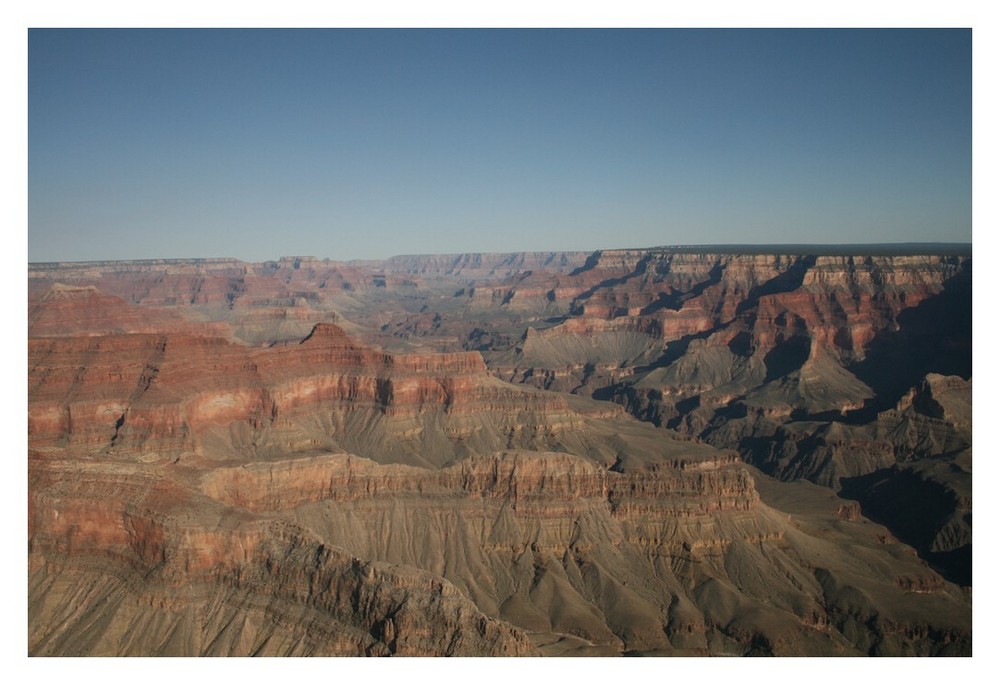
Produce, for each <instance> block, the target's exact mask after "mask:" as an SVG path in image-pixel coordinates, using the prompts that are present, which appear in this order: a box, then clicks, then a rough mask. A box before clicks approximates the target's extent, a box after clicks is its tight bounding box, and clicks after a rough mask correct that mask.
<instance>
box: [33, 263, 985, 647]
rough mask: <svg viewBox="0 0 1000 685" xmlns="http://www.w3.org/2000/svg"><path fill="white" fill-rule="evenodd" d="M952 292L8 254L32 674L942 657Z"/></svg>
mask: <svg viewBox="0 0 1000 685" xmlns="http://www.w3.org/2000/svg"><path fill="white" fill-rule="evenodd" d="M56 284H62V285H56ZM970 289H971V261H970V259H969V258H968V257H965V256H962V255H961V254H942V255H928V254H926V253H925V254H912V255H909V256H906V255H904V256H899V255H890V254H886V253H885V252H884V251H883V252H882V253H880V254H874V253H872V254H868V255H860V256H858V255H854V256H852V255H849V254H844V253H842V252H837V251H836V250H830V251H828V252H827V253H826V254H813V255H807V254H797V253H795V252H794V251H788V252H776V253H773V254H771V253H765V254H761V253H760V252H754V251H739V250H731V251H721V252H720V251H712V250H707V249H694V250H687V251H685V250H682V249H670V248H662V249H653V250H605V251H600V252H597V253H592V254H589V255H587V254H582V253H581V254H574V253H565V254H563V253H544V254H516V255H479V256H476V255H462V256H446V257H401V258H396V259H395V260H391V261H389V262H385V263H374V262H356V263H351V264H343V263H337V262H331V261H329V260H321V259H315V258H308V257H290V258H283V259H281V260H278V261H275V262H265V263H262V264H244V263H241V262H236V261H235V260H201V261H184V260H175V261H170V260H166V261H153V262H141V263H113V262H108V263H89V264H77V265H32V267H31V269H30V273H29V297H30V302H29V335H30V339H29V355H28V359H29V378H28V381H29V411H28V419H29V427H28V430H29V559H28V562H29V574H30V575H29V626H28V628H29V650H30V651H31V653H32V654H104V655H112V654H147V655H153V654H273V655H278V654H282V655H292V654H296V655H297V654H345V655H346V654H357V655H361V654H370V655H380V654H401V655H402V654H412V655H418V654H427V655H431V654H433V655H443V654H466V655H472V654H491V655H524V654H626V653H635V654H800V655H803V654H826V655H832V654H851V655H853V654H968V653H970V651H971V594H970V592H971V591H969V590H963V589H962V588H960V587H958V586H956V585H955V584H953V582H951V581H958V582H959V583H961V584H963V585H965V584H971V572H970V573H966V574H965V575H963V573H962V568H963V567H962V564H963V563H965V560H967V559H968V558H971V430H972V428H971V356H970V354H969V350H970V349H971V343H967V338H968V339H971V338H970V336H971V333H970V332H969V330H967V328H968V329H971V313H969V314H968V316H967V318H963V317H966V313H967V312H971V310H970V309H969V308H968V307H966V298H967V296H968V294H969V293H970V292H971V290H970ZM969 299H970V300H971V298H969ZM966 323H969V325H968V327H966ZM931 331H935V332H936V334H935V335H931V334H930V332H931ZM511 381H512V382H513V384H512V383H511ZM529 386H535V387H529ZM555 390H558V391H563V392H553V391H555ZM566 393H571V394H566ZM601 400H615V402H616V403H610V402H606V401H601ZM627 413H631V414H632V415H633V416H628V415H627ZM651 424H655V425H651ZM746 461H749V462H751V463H752V464H755V465H756V466H758V467H760V469H762V470H763V471H764V472H766V473H764V472H761V471H759V470H757V469H756V468H755V467H754V466H751V465H748V464H746V463H745V462H746ZM767 474H772V475H774V476H777V477H779V478H781V479H784V480H788V481H794V482H779V481H777V480H774V479H773V478H771V477H770V476H769V475H767ZM803 478H804V479H809V480H812V481H813V483H809V482H807V481H804V480H801V479H803ZM824 486H830V487H824ZM831 488H842V489H843V492H844V494H849V495H851V497H852V498H853V499H851V500H849V499H843V498H841V497H838V496H837V495H836V494H835V492H834V490H833V489H831ZM890 501H891V502H892V503H893V504H892V505H891V506H890V505H888V504H887V503H888V502H890ZM871 518H874V519H876V520H877V523H876V522H873V521H872V520H870V519H871ZM881 524H885V525H887V526H889V528H888V529H887V528H886V527H883V525H881ZM910 545H912V547H911V546H910ZM914 549H916V551H917V552H919V554H920V555H921V557H922V558H921V557H918V556H917V555H916V554H915V553H914ZM925 560H926V561H930V562H931V563H932V564H934V566H933V567H932V566H928V564H927V563H926V561H925ZM936 569H938V570H940V571H941V572H939V571H938V570H936ZM942 572H943V574H944V576H942Z"/></svg>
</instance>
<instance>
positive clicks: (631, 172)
mask: <svg viewBox="0 0 1000 685" xmlns="http://www.w3.org/2000/svg"><path fill="white" fill-rule="evenodd" d="M971 38H972V36H971V31H969V30H964V29H947V30H932V29H914V30H909V29H906V30H904V29H888V30H871V29H869V30H853V29H852V30H787V29H786V30H744V29H738V30H721V29H711V30H689V29H676V30H260V29H257V30H214V29H213V30H159V29H158V30H91V29H65V30H55V29H32V30H30V31H29V100H28V102H29V112H28V116H29V136H28V144H29V175H28V178H29V229H28V245H29V251H28V256H29V261H32V262H42V261H86V260H102V259H147V258H172V257H212V256H227V257H235V258H239V259H244V260H248V261H261V260H267V259H275V258H277V257H279V256H281V255H294V254H300V255H314V256H317V257H330V258H333V259H338V260H349V259H374V258H385V257H389V256H391V255H397V254H421V253H423V254H426V253H456V252H509V251H522V250H523V251H545V250H592V249H599V248H608V247H631V246H634V247H642V246H654V245H667V244H699V245H706V244H713V243H722V244H755V243H797V244H802V243H822V244H831V243H890V242H946V243H960V242H971V240H972V228H971V225H972V221H971V212H972V203H971V187H972V185H971V184H972V174H971V168H972V167H971V158H972V116H971V102H972V58H971Z"/></svg>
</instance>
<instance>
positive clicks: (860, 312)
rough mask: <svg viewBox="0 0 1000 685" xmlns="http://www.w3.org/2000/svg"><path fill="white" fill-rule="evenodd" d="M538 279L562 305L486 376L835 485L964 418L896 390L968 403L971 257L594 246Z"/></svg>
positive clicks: (908, 452)
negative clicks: (933, 384) (574, 397)
mask: <svg viewBox="0 0 1000 685" xmlns="http://www.w3.org/2000/svg"><path fill="white" fill-rule="evenodd" d="M552 278H553V280H554V281H555V280H558V284H559V287H560V288H561V289H562V291H563V292H565V291H566V290H567V289H570V288H571V284H572V285H576V286H577V288H578V290H577V291H576V294H574V295H573V296H572V301H571V303H570V304H569V305H568V306H567V307H566V310H565V313H564V314H563V316H562V317H561V318H559V317H549V318H548V319H547V320H545V321H538V323H541V324H543V325H541V326H538V324H537V323H535V324H534V325H529V326H528V327H527V328H526V329H525V332H524V334H523V335H522V336H521V337H520V339H519V340H517V341H516V342H513V343H509V344H506V345H504V344H493V345H491V348H490V349H487V350H483V354H484V357H485V358H486V360H487V363H488V364H489V366H490V368H491V370H492V371H493V372H494V373H495V374H496V375H498V376H499V377H500V378H503V379H505V380H509V381H513V382H520V383H526V384H530V385H534V386H537V387H544V388H550V389H556V390H562V391H566V392H573V393H579V394H583V395H587V396H592V397H595V398H598V399H610V400H614V401H616V402H618V403H620V404H622V405H624V406H625V407H626V408H627V409H628V410H629V412H630V413H632V414H633V415H634V416H636V417H638V418H641V419H643V420H645V421H649V422H652V423H654V424H655V425H659V426H664V427H668V428H670V429H673V430H677V431H680V432H682V433H684V434H687V435H690V436H693V437H697V438H699V439H701V440H704V441H706V442H708V443H710V444H713V445H716V446H718V447H722V448H728V449H736V450H739V451H740V453H741V454H742V455H743V456H744V458H745V459H746V460H747V461H750V462H751V463H754V464H756V465H758V466H760V467H761V468H762V469H764V470H765V471H766V472H768V473H770V474H772V475H774V476H777V477H779V478H782V479H795V478H808V479H810V480H812V481H814V482H816V483H819V484H822V485H826V486H829V487H832V488H840V487H841V486H842V483H843V480H844V479H848V478H857V477H861V476H864V475H867V474H872V473H875V472H879V471H881V470H884V469H891V468H892V467H893V466H894V465H895V464H903V463H906V462H909V461H912V460H914V459H924V458H931V459H939V460H944V462H945V467H942V468H944V469H945V470H946V467H947V464H950V463H952V458H953V456H954V455H956V454H960V453H962V450H965V449H967V448H971V418H970V420H969V421H968V423H967V424H963V425H962V426H958V425H956V424H954V423H953V422H951V420H950V419H948V418H945V417H944V416H943V415H942V413H941V410H940V409H939V408H934V407H931V406H930V405H929V404H927V403H926V402H925V403H923V404H921V403H920V402H919V401H918V402H917V405H916V406H915V407H912V408H910V409H909V410H908V411H906V412H903V413H901V410H898V409H897V406H896V405H897V404H898V403H900V402H901V399H900V398H901V397H902V398H904V399H905V398H906V397H910V396H922V395H924V394H926V390H921V388H925V387H926V385H927V380H926V379H929V378H939V377H948V378H951V379H953V380H952V382H953V383H958V385H957V386H955V387H956V388H958V389H957V390H956V391H954V392H957V393H958V394H959V395H961V396H962V397H963V399H961V400H956V401H959V402H964V403H965V404H970V403H971V385H965V386H962V383H964V382H965V381H968V380H969V379H971V374H972V356H971V329H972V326H971V321H972V317H971V303H972V297H971V287H972V285H971V284H972V279H971V259H970V258H969V257H967V256H962V255H961V254H953V253H949V254H940V255H934V254H927V253H926V252H924V253H922V254H905V253H904V254H897V255H891V254H885V253H884V252H882V253H875V254H863V253H859V254H857V255H853V256H852V255H849V254H845V253H843V252H841V253H840V254H823V253H819V254H807V253H800V254H787V255H782V254H760V253H756V254H730V253H716V254H712V253H711V252H710V251H691V252H685V251H683V250H676V251H673V250H645V251H643V250H625V251H603V252H599V253H595V254H594V255H592V257H591V258H590V259H589V260H588V261H587V263H586V264H585V265H584V267H582V268H581V269H579V270H577V271H576V272H573V273H571V274H567V275H559V276H553V277H552ZM514 297H516V293H515V295H512V296H511V297H510V301H513V299H514ZM536 321H537V320H536ZM536 326H537V328H536ZM478 339H480V340H482V339H487V340H490V339H489V338H486V337H485V336H484V335H482V334H481V335H480V336H479V338H478ZM933 471H935V472H937V471H939V469H934V470H933ZM941 473H944V471H943V470H942V471H941ZM937 482H938V485H940V486H941V488H938V489H939V490H941V491H944V490H949V489H951V488H952V484H950V483H945V482H941V481H940V479H938V481H937ZM968 494H969V495H970V496H971V492H969V493H968ZM914 495H915V493H914ZM963 497H964V496H959V497H958V498H957V500H955V501H956V502H960V501H963ZM864 501H865V502H866V507H868V508H869V510H870V511H872V512H873V513H874V511H875V510H874V509H870V507H869V505H868V502H869V499H868V498H866V499H865V500H864ZM956 506H957V508H955V509H953V513H955V514H959V515H961V513H962V510H963V507H962V506H960V505H956ZM882 518H883V519H884V520H887V521H888V520H889V519H887V518H885V517H882ZM945 518H948V519H949V520H951V517H945ZM956 539H958V538H956ZM921 549H924V547H921ZM953 577H956V578H957V577H958V576H953ZM962 578H964V579H965V581H966V582H967V581H968V574H963V575H962Z"/></svg>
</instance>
